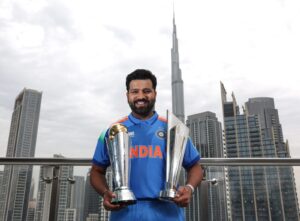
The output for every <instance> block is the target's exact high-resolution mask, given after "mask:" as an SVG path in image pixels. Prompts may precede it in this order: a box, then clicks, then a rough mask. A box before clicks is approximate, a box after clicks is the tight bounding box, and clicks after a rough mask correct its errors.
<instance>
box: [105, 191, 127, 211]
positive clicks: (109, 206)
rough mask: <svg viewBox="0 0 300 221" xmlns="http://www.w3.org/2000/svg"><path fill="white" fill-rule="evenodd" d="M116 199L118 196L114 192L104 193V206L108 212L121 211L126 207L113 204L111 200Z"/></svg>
mask: <svg viewBox="0 0 300 221" xmlns="http://www.w3.org/2000/svg"><path fill="white" fill-rule="evenodd" d="M115 197H116V195H115V194H114V193H113V192H111V191H109V190H107V191H106V192H105V193H104V195H103V206H104V208H105V209H106V210H109V211H114V210H120V209H122V208H124V207H125V206H126V205H124V204H122V205H121V204H112V203H111V200H112V199H113V198H115Z"/></svg>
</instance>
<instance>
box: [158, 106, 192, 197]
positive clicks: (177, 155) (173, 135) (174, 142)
mask: <svg viewBox="0 0 300 221" xmlns="http://www.w3.org/2000/svg"><path fill="white" fill-rule="evenodd" d="M167 119H168V132H167V147H166V183H165V189H164V190H162V191H160V194H159V198H160V199H161V200H172V199H173V198H174V197H175V195H176V190H177V184H178V180H179V175H180V170H181V165H182V160H183V156H184V152H185V147H186V143H187V140H188V137H189V128H188V127H187V126H186V125H185V124H184V123H182V122H181V121H180V120H179V119H178V118H177V117H176V116H175V115H173V114H172V113H170V112H169V111H167Z"/></svg>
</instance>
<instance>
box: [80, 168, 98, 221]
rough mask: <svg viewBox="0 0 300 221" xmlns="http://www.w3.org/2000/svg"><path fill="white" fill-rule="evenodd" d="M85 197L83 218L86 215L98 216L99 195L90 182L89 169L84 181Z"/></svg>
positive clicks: (86, 216) (84, 218)
mask: <svg viewBox="0 0 300 221" xmlns="http://www.w3.org/2000/svg"><path fill="white" fill-rule="evenodd" d="M84 192H85V197H84V216H83V220H86V219H87V218H88V217H89V218H90V219H92V218H91V217H96V215H97V216H98V217H99V215H100V207H101V196H100V195H99V194H98V193H97V192H96V190H95V189H94V188H93V187H92V185H91V183H90V171H88V173H87V177H86V181H85V191H84Z"/></svg>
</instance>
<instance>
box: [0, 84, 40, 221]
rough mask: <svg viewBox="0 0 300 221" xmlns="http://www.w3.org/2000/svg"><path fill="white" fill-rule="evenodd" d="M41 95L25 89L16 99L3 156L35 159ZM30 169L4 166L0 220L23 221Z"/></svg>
mask: <svg viewBox="0 0 300 221" xmlns="http://www.w3.org/2000/svg"><path fill="white" fill-rule="evenodd" d="M41 99H42V93H41V92H38V91H36V90H31V89H24V90H23V91H22V92H21V93H20V94H19V95H18V96H17V98H16V100H15V105H14V111H13V114H12V119H11V125H10V132H9V138H8V145H7V152H6V157H34V153H35V145H36V138H37V132H38V123H39V116H40V107H41ZM31 179H32V166H5V167H4V174H3V182H2V185H1V187H0V188H1V191H0V221H25V220H26V217H27V209H28V201H29V192H30V185H31Z"/></svg>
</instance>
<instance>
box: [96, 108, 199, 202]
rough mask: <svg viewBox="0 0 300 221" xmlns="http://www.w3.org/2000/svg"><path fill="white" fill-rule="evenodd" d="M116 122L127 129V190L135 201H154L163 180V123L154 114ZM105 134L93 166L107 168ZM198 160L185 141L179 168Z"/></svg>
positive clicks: (189, 165)
mask: <svg viewBox="0 0 300 221" xmlns="http://www.w3.org/2000/svg"><path fill="white" fill-rule="evenodd" d="M119 123H122V124H123V125H124V126H126V127H127V129H128V134H129V136H130V138H131V147H130V156H129V157H130V160H131V172H130V189H131V190H132V191H133V193H134V195H135V197H136V198H137V199H145V198H158V197H159V192H160V191H161V190H163V189H164V185H165V180H166V178H165V177H166V174H165V173H166V172H165V171H166V168H165V167H166V134H167V122H166V120H165V119H164V118H161V117H159V116H158V114H157V113H156V112H155V113H154V115H153V116H152V117H151V118H149V119H147V120H140V119H137V118H135V117H134V116H133V115H132V114H130V115H129V116H128V117H126V118H124V119H123V120H121V121H119ZM107 134H108V132H107V131H106V133H103V134H102V135H101V136H100V138H99V140H98V144H97V147H96V150H95V154H94V157H93V163H94V164H96V165H98V166H101V167H104V168H106V167H108V166H109V165H110V161H109V156H108V151H107V147H106V142H105V137H107ZM199 159H200V156H199V153H198V151H197V150H196V148H195V147H194V145H193V144H192V142H191V140H190V139H188V142H187V146H186V150H185V154H184V157H183V162H182V166H183V167H184V168H186V169H188V168H189V167H191V166H193V165H194V164H195V163H197V162H198V160H199Z"/></svg>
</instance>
